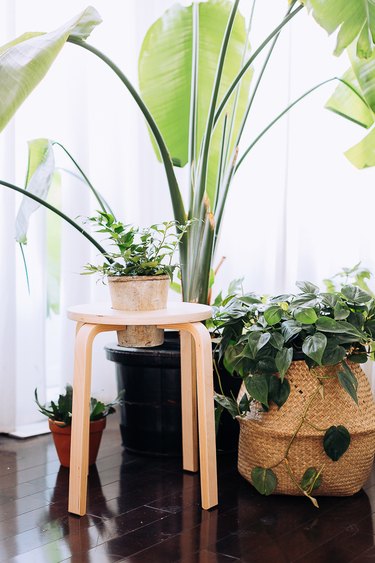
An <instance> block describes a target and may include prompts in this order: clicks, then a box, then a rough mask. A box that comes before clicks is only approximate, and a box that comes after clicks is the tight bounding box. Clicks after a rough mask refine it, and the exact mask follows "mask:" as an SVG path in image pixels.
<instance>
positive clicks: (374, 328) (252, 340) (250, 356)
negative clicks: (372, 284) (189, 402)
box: [213, 282, 375, 506]
mask: <svg viewBox="0 0 375 563" xmlns="http://www.w3.org/2000/svg"><path fill="white" fill-rule="evenodd" d="M297 286H298V288H299V289H300V290H301V293H298V294H296V295H292V294H286V295H278V296H276V297H268V298H264V297H259V296H256V295H254V294H244V295H242V296H236V295H232V296H229V297H228V299H225V300H224V301H223V303H222V305H221V306H219V307H216V308H214V319H213V324H214V326H215V327H216V332H217V333H218V335H219V336H220V339H221V340H220V354H221V357H222V358H223V360H224V365H225V367H226V369H227V370H228V371H229V372H230V373H232V374H233V375H237V376H240V377H241V378H242V379H243V382H244V384H245V388H246V393H244V394H243V396H242V397H239V398H238V400H237V399H236V398H235V397H228V396H225V395H222V394H221V395H219V394H217V395H216V396H215V400H216V403H217V404H218V406H219V409H223V408H225V409H227V410H228V411H229V412H230V414H231V415H232V416H233V418H235V417H248V416H250V417H251V416H257V415H259V413H260V412H261V411H268V410H269V407H270V405H271V404H272V403H274V404H276V405H277V407H278V408H281V407H282V406H283V405H284V404H285V403H286V402H287V400H288V397H289V394H290V385H289V381H288V369H289V367H290V365H291V362H292V361H293V360H304V361H305V362H306V364H307V366H308V368H309V369H310V370H311V372H312V374H313V375H315V376H316V380H317V385H316V389H315V391H314V393H313V395H312V396H311V397H307V398H306V405H307V406H306V408H305V409H304V411H303V413H302V418H301V420H300V422H299V424H298V426H297V427H296V429H295V432H294V433H293V436H292V438H291V441H290V443H289V444H288V446H287V448H286V451H285V455H284V458H283V459H281V460H279V462H278V463H277V464H276V465H280V464H281V463H284V464H285V466H286V467H287V470H288V472H289V474H290V475H291V477H292V479H294V476H293V471H292V468H291V467H290V463H289V459H288V453H289V450H290V447H291V444H292V442H293V441H294V439H295V437H296V436H297V434H298V432H299V429H300V428H301V427H302V425H303V424H304V423H308V410H309V408H310V406H311V404H312V401H313V399H314V398H315V396H317V394H318V393H321V394H322V396H324V389H323V388H324V384H325V381H324V377H322V376H321V375H319V374H318V373H317V372H316V371H314V370H315V368H317V367H318V366H334V365H337V366H339V369H338V370H337V375H336V376H335V377H337V380H338V382H339V384H340V385H341V387H342V388H343V389H344V390H345V391H346V392H347V393H348V394H349V396H350V397H351V398H352V400H353V401H354V402H355V403H356V404H357V405H358V397H357V385H358V382H357V379H356V376H355V375H354V373H353V371H352V369H351V368H350V363H348V362H347V360H349V362H355V363H364V362H366V361H367V359H368V357H369V354H370V352H371V347H372V344H373V340H374V338H375V300H374V298H373V297H372V295H370V294H368V293H367V292H366V291H364V290H362V289H361V288H360V287H358V286H355V285H344V286H342V287H341V288H340V290H339V291H333V292H326V293H324V292H323V293H321V292H320V290H319V288H318V287H317V286H316V285H314V284H312V283H310V282H297ZM322 434H324V435H323V441H322V446H323V449H324V451H325V453H326V454H327V456H328V457H329V458H330V459H332V460H333V461H337V460H338V459H339V458H340V457H341V456H342V455H343V454H344V453H345V451H346V450H347V448H348V447H349V444H350V433H349V431H348V430H347V428H345V427H344V426H342V425H339V426H331V427H330V428H326V429H322ZM273 467H275V466H273ZM323 477H324V476H323V475H322V469H319V470H318V469H315V468H307V470H306V479H305V480H303V483H305V481H306V483H305V485H306V486H305V485H304V484H299V483H298V482H297V486H298V487H299V488H300V489H301V491H302V493H303V494H305V495H306V496H308V497H309V498H310V499H311V500H312V502H313V503H314V504H315V505H316V506H317V503H316V500H315V499H314V498H313V497H312V496H311V492H312V491H313V489H315V488H317V487H318V486H319V483H320V482H321V481H322V479H323ZM251 478H252V482H253V484H254V486H255V487H256V488H257V489H258V490H259V491H260V492H262V493H263V494H270V493H272V492H273V490H274V489H275V488H276V486H277V477H276V475H275V474H274V472H273V471H272V468H271V467H256V468H254V470H253V472H252V475H251ZM294 480H295V481H297V480H296V479H294ZM265 483H266V484H267V487H265Z"/></svg>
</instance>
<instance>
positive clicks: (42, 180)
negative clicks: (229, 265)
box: [0, 0, 375, 303]
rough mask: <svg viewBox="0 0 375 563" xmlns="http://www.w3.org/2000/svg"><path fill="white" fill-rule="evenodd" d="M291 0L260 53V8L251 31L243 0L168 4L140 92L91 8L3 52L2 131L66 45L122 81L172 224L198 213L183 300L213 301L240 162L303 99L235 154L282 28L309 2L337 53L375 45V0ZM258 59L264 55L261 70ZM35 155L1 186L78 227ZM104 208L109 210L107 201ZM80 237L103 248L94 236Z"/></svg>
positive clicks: (189, 236) (185, 240) (152, 36)
mask: <svg viewBox="0 0 375 563" xmlns="http://www.w3.org/2000/svg"><path fill="white" fill-rule="evenodd" d="M285 5H286V15H285V17H284V18H283V19H282V20H281V21H280V23H279V25H277V26H276V27H275V29H273V30H272V31H270V32H269V33H268V35H267V36H266V37H265V39H264V41H262V43H261V44H260V45H259V46H258V47H257V48H255V49H254V50H251V49H250V41H249V39H251V32H252V26H254V25H255V23H256V12H255V15H254V17H252V16H251V17H250V18H249V19H250V22H251V25H250V24H249V25H248V26H247V29H246V25H245V20H244V17H243V16H242V15H241V14H240V13H239V10H238V8H239V0H234V1H233V3H232V2H230V1H228V0H208V1H207V2H194V3H192V4H191V5H190V6H186V7H182V6H180V5H177V6H175V7H173V8H171V9H170V10H168V11H167V12H166V13H165V14H164V15H163V16H162V17H161V18H160V19H159V20H158V21H157V22H155V24H153V26H152V27H151V28H150V30H149V32H148V33H147V34H146V37H145V40H144V42H143V45H142V49H141V54H140V59H139V81H140V89H141V95H140V94H138V92H137V90H136V89H135V88H134V86H133V85H132V84H131V83H130V82H129V80H128V79H127V77H126V76H125V74H124V73H123V72H122V70H121V69H120V68H119V67H118V66H117V65H116V64H115V63H114V62H113V61H112V60H110V59H109V58H108V57H107V56H106V55H105V54H104V53H102V52H101V51H99V50H98V49H97V48H95V47H93V46H92V45H90V44H89V43H88V42H87V38H88V36H89V35H90V33H91V31H92V30H93V28H94V27H95V26H96V25H98V24H99V23H100V22H101V19H100V16H99V15H98V13H97V12H96V10H95V9H94V8H91V7H89V8H87V9H86V10H84V12H82V14H80V15H79V16H78V17H76V18H73V19H72V20H70V21H69V22H68V23H67V24H65V25H63V26H61V27H59V28H58V29H57V30H55V31H52V32H49V33H40V32H37V33H27V34H24V35H22V36H21V37H18V38H17V39H14V40H13V41H11V42H10V43H8V44H6V45H4V46H3V47H2V48H0V99H1V101H2V102H1V107H0V130H1V129H3V128H4V127H5V125H6V124H7V123H8V121H9V120H10V119H11V117H12V116H13V115H14V113H15V112H16V111H17V109H18V107H19V106H20V105H21V104H22V102H23V101H24V100H25V98H26V97H27V96H28V95H29V94H30V92H31V91H32V90H33V89H34V88H35V87H36V86H37V84H38V83H39V82H40V81H41V79H42V78H43V77H44V75H45V74H46V72H47V71H48V69H49V68H50V66H51V65H52V63H53V61H54V60H55V58H56V57H57V55H58V53H59V52H60V50H61V49H62V47H63V45H64V44H65V43H66V42H70V43H72V44H74V45H76V46H78V47H80V48H83V49H85V50H87V51H89V52H91V53H92V54H94V55H95V56H96V57H98V58H99V59H100V60H101V61H102V62H104V64H106V65H108V66H109V67H110V68H111V69H112V70H113V72H114V73H115V75H116V76H117V77H118V78H119V79H120V80H121V82H122V83H123V85H124V86H125V88H126V89H127V91H128V92H129V93H130V95H131V96H132V98H133V100H134V102H135V103H136V104H137V105H138V107H139V109H140V111H141V112H142V114H143V116H144V118H145V120H146V122H147V124H148V126H149V129H150V132H151V135H152V139H153V143H154V145H155V147H156V151H157V153H158V156H159V158H160V159H161V161H162V162H163V165H164V168H165V172H166V179H167V183H168V187H169V192H170V196H171V201H172V205H173V211H174V216H175V220H176V221H177V222H178V223H179V224H184V223H185V222H186V220H188V219H189V220H190V219H197V220H196V221H195V222H194V223H193V224H192V227H191V229H189V231H187V232H186V233H185V236H184V237H182V238H181V240H180V245H179V248H180V261H181V263H182V272H181V276H182V291H183V298H184V299H185V300H186V301H199V302H203V303H204V302H206V301H207V299H208V293H209V285H210V279H211V278H212V275H211V274H212V263H213V260H214V256H215V250H216V246H217V241H218V236H219V233H220V229H221V225H222V221H223V215H224V210H225V206H226V200H227V196H228V193H229V189H230V186H231V184H232V182H233V179H234V177H235V175H236V172H237V171H238V169H239V167H240V166H241V163H242V162H243V160H244V158H245V157H246V155H247V154H248V153H249V152H250V151H251V149H252V148H253V147H254V146H255V145H256V143H257V142H258V141H259V140H260V139H261V138H262V137H263V135H264V134H265V133H266V131H268V130H269V128H270V127H271V126H272V125H273V124H274V123H276V122H277V121H278V120H279V119H280V118H281V117H282V116H283V115H284V114H285V113H286V111H288V109H290V108H291V107H293V106H294V105H295V104H296V103H297V102H299V101H300V100H302V99H303V98H304V97H305V96H306V95H307V93H306V94H303V95H302V96H300V97H299V98H298V99H297V100H295V101H293V102H292V103H291V104H290V105H289V106H288V107H287V108H286V109H285V110H284V111H282V112H281V113H280V114H279V115H276V116H275V117H274V118H273V119H272V120H271V122H270V123H269V124H266V125H265V126H264V129H263V130H262V131H261V132H260V133H259V134H258V135H257V136H256V137H255V138H254V139H253V140H252V142H250V143H249V144H248V145H247V146H246V144H245V147H243V148H241V152H239V148H240V145H241V143H242V140H243V139H242V137H243V132H244V128H245V124H246V122H247V121H248V119H249V115H250V114H251V110H252V107H253V102H254V99H255V97H256V94H257V92H258V89H259V85H260V83H261V81H262V77H263V75H264V72H265V71H266V69H267V66H268V62H269V59H270V57H271V55H272V52H273V49H274V47H275V44H276V42H277V39H278V37H279V34H280V32H281V31H282V29H283V28H284V27H285V26H287V25H288V23H289V22H290V21H291V20H293V19H294V18H295V17H296V16H297V15H298V13H299V12H300V11H302V10H303V8H304V6H305V7H306V8H307V9H308V10H310V11H311V12H312V14H313V16H314V18H315V20H316V21H317V22H318V23H319V24H320V25H321V26H323V27H324V28H325V29H326V30H327V31H328V32H329V33H332V32H334V31H336V30H338V36H337V47H336V51H335V52H336V54H340V53H341V52H342V51H343V50H344V49H345V48H346V47H348V45H349V44H354V47H353V48H354V49H356V52H357V55H358V56H359V57H363V56H367V55H368V54H369V53H370V52H372V51H373V41H372V37H373V36H375V23H374V22H375V18H372V17H371V14H372V11H373V6H372V0H364V1H363V2H358V0H326V1H325V2H321V1H320V0H305V2H303V3H299V2H297V0H292V1H291V2H290V4H289V7H288V6H287V3H286V2H285ZM260 55H265V57H264V58H263V62H262V63H261V64H260V65H259V68H258V69H255V67H254V64H255V63H256V62H257V60H258V57H259V56H260ZM344 82H345V80H344ZM318 86H319V85H318ZM318 86H314V87H312V88H311V90H309V92H310V91H313V90H315V89H316V88H317V87H318ZM346 87H347V86H346ZM351 92H352V93H353V95H354V97H355V99H356V98H358V97H359V94H358V92H357V91H355V90H353V89H351ZM176 124H177V126H176ZM39 156H40V160H39V162H38V159H37V158H34V157H31V158H30V163H31V166H30V169H29V175H28V176H29V179H30V182H31V184H29V185H28V186H27V190H26V191H25V190H22V188H19V187H17V186H14V185H12V184H10V183H8V182H0V183H1V184H2V185H3V186H6V187H8V188H11V189H15V190H16V191H19V192H21V193H25V194H26V195H27V196H28V197H30V198H32V199H33V200H34V202H36V203H38V204H41V205H45V206H47V207H49V209H52V210H54V211H55V212H57V213H59V214H60V215H61V216H63V217H64V218H65V219H67V220H69V222H70V223H71V224H72V226H73V227H75V228H77V229H78V230H79V231H80V232H82V228H81V227H80V226H78V225H77V224H76V222H75V221H73V220H72V219H71V218H66V216H64V214H62V213H61V212H59V211H58V210H56V208H53V206H51V205H50V204H49V205H46V204H45V201H44V200H45V197H46V195H47V192H48V187H49V182H50V179H51V174H50V172H49V171H48V170H47V171H39V172H38V168H39V165H42V166H45V167H47V166H49V167H51V164H52V159H51V158H45V154H43V153H42V152H40V155H39ZM185 164H188V165H189V170H190V174H189V190H187V191H188V193H189V195H188V201H187V202H185V201H184V199H183V197H182V193H183V191H184V190H182V189H181V188H180V186H179V185H178V182H177V179H176V175H175V171H174V167H175V166H184V165H185ZM49 170H50V168H49ZM33 174H38V176H39V181H38V182H36V181H35V182H32V176H33ZM85 179H87V177H85ZM90 187H91V188H92V185H91V184H90ZM102 210H103V211H105V212H111V211H110V210H109V209H108V208H107V207H105V208H104V209H103V208H102ZM83 234H84V236H86V238H88V239H89V240H90V241H91V242H93V244H95V246H96V247H97V248H98V249H99V251H101V252H102V250H103V249H102V247H101V245H99V244H98V243H97V242H96V241H95V240H93V239H92V237H91V238H90V235H89V233H86V232H83Z"/></svg>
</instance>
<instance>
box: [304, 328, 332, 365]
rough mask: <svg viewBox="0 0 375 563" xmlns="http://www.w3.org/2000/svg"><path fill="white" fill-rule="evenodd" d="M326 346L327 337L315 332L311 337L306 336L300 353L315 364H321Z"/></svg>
mask: <svg viewBox="0 0 375 563" xmlns="http://www.w3.org/2000/svg"><path fill="white" fill-rule="evenodd" d="M326 346H327V337H326V335H325V334H322V333H321V332H316V333H315V334H313V335H312V336H307V337H306V339H305V341H304V343H303V344H302V352H303V353H304V354H306V356H308V357H309V358H311V359H312V360H314V362H316V363H317V364H319V365H321V364H322V359H323V354H324V350H325V349H326Z"/></svg>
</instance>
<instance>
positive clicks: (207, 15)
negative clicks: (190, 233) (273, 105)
mask: <svg viewBox="0 0 375 563" xmlns="http://www.w3.org/2000/svg"><path fill="white" fill-rule="evenodd" d="M231 7H232V4H231V2H229V1H228V0H209V1H208V2H202V3H199V10H198V12H199V13H198V26H199V30H198V33H199V39H200V40H199V52H198V89H197V99H196V104H197V107H198V108H199V111H198V114H197V123H196V125H197V127H196V138H195V143H196V146H197V150H198V152H199V147H200V145H201V142H202V136H203V133H204V130H205V126H206V119H207V113H208V108H209V104H210V100H211V92H212V87H213V83H214V78H215V73H216V67H217V62H218V57H219V53H220V48H221V43H222V38H223V34H224V30H225V27H226V24H227V21H228V17H229V14H230V11H231ZM192 22H193V14H192V6H191V5H190V6H187V7H182V6H180V5H177V4H176V5H175V6H173V7H172V8H171V9H169V10H167V12H165V14H164V15H163V16H162V17H161V18H159V19H158V20H157V21H156V22H155V23H154V24H153V25H152V26H151V28H150V29H149V31H148V32H147V34H146V37H145V39H144V41H143V44H142V49H141V53H140V58H139V85H140V90H141V94H142V97H143V99H144V100H145V102H146V104H147V106H148V107H149V109H150V110H151V113H152V114H153V116H154V117H155V121H156V124H157V125H158V127H159V129H160V131H161V133H162V135H163V137H164V139H165V141H166V145H167V147H168V149H169V151H170V154H171V156H172V159H173V162H174V163H176V164H178V165H179V166H184V165H185V164H186V163H187V162H188V155H189V115H190V92H191V80H192V66H191V61H192V35H193V33H192V32H193V23H192ZM246 41H247V36H246V28H245V20H244V18H243V16H241V15H240V14H237V16H236V18H235V22H234V25H233V29H232V34H231V38H230V42H229V46H228V50H227V54H226V58H225V64H224V70H223V76H222V80H221V84H220V90H219V99H221V97H222V96H223V94H224V93H225V91H226V90H227V89H228V87H229V85H230V84H231V83H232V81H233V79H234V77H235V76H236V74H237V73H238V72H239V70H240V68H241V63H242V58H243V52H244V49H245V45H246ZM250 78H251V76H250V73H248V74H247V75H246V77H245V78H244V80H243V81H242V86H241V93H240V96H239V104H238V110H237V113H236V120H235V127H234V130H233V138H234V136H235V134H236V133H237V132H238V129H239V126H240V121H241V118H242V116H243V114H244V112H245V110H246V102H247V99H248V91H249V85H250ZM231 107H232V104H230V103H229V104H228V106H227V113H228V114H230V112H231ZM223 123H224V116H223V117H222V121H219V123H218V124H217V127H216V130H215V132H214V134H213V138H212V142H211V149H210V161H209V170H208V181H207V190H206V191H207V193H208V196H209V200H210V204H211V206H212V205H213V202H214V199H215V197H214V195H215V189H216V178H217V173H218V168H219V166H218V163H219V157H220V147H221V140H222V139H221V134H222V125H223ZM232 148H233V147H232Z"/></svg>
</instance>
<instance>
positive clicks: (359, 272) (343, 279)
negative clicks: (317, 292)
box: [323, 262, 375, 297]
mask: <svg viewBox="0 0 375 563" xmlns="http://www.w3.org/2000/svg"><path fill="white" fill-rule="evenodd" d="M371 277H372V274H371V272H370V270H369V269H368V268H363V267H361V263H360V262H358V264H355V265H354V266H353V267H352V268H343V269H342V270H341V271H340V272H337V274H334V275H333V276H332V277H331V278H327V279H325V280H323V282H324V285H325V286H326V289H327V291H329V292H330V293H334V292H335V291H337V290H339V289H340V288H341V287H342V286H343V285H349V284H350V285H357V286H358V287H360V288H361V289H363V290H364V291H367V293H369V294H370V295H372V297H375V295H374V292H373V291H372V290H371V288H370V287H369V285H368V281H370V279H371Z"/></svg>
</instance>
